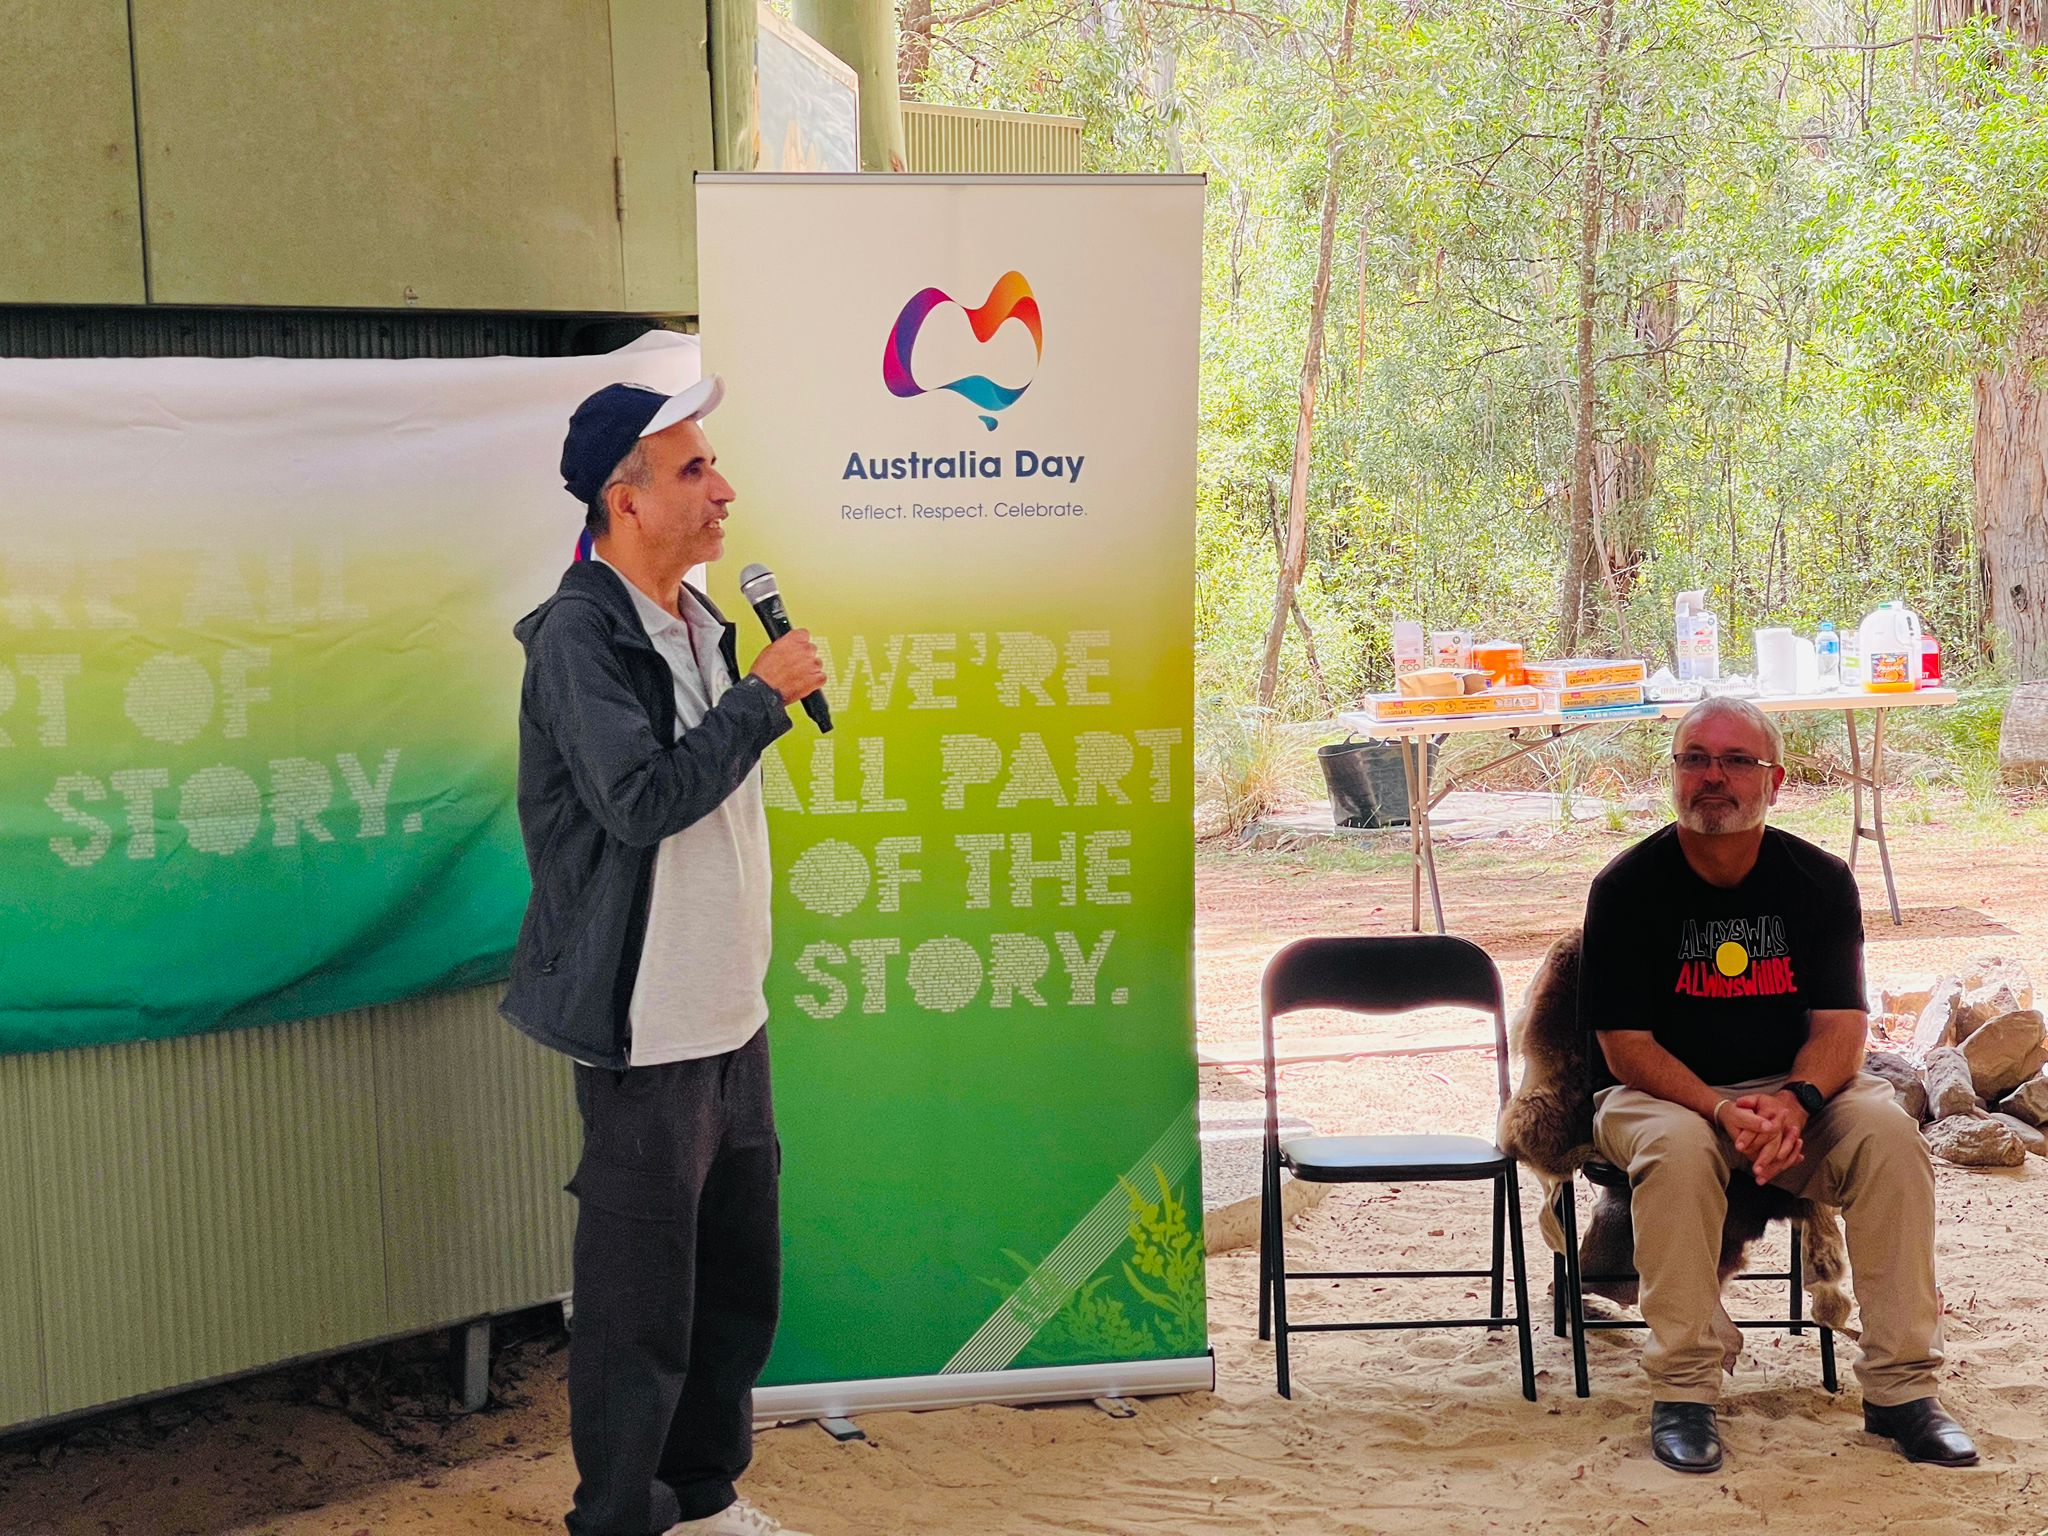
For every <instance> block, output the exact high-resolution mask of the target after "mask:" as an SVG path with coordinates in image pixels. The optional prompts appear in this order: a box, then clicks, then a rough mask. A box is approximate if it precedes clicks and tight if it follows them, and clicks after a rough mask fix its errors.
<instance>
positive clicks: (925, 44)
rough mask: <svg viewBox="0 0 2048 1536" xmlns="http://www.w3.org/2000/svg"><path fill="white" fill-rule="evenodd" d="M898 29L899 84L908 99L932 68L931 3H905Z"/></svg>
mask: <svg viewBox="0 0 2048 1536" xmlns="http://www.w3.org/2000/svg"><path fill="white" fill-rule="evenodd" d="M898 26H899V29H900V33H901V35H900V36H899V37H898V38H897V41H896V84H897V86H898V87H899V88H900V89H901V91H902V92H903V94H904V96H905V97H908V96H910V95H911V94H912V93H913V92H914V91H915V90H916V89H917V88H918V86H920V85H922V84H923V83H924V75H925V71H926V70H928V69H930V68H931V67H932V0H903V8H902V11H901V12H900V13H899V20H898Z"/></svg>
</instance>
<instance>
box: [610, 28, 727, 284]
mask: <svg viewBox="0 0 2048 1536" xmlns="http://www.w3.org/2000/svg"><path fill="white" fill-rule="evenodd" d="M611 18H612V25H611V33H612V81H613V95H614V99H615V102H616V105H617V111H618V132H619V201H620V213H619V218H620V228H621V237H622V239H623V241H624V252H625V256H624V259H625V299H624V303H623V305H622V307H623V308H625V309H628V310H632V311H633V312H635V313H637V314H648V315H682V314H694V313H696V309H697V202H696V193H695V190H694V188H693V187H692V186H691V182H690V178H691V176H692V174H693V173H695V172H697V171H708V170H710V169H712V164H713V154H712V145H711V73H710V71H709V69H708V68H707V67H706V64H705V60H706V57H707V48H708V39H707V36H706V33H707V31H708V29H709V25H710V19H709V13H708V11H707V9H706V8H705V7H704V6H691V5H677V4H674V3H673V0H611Z"/></svg>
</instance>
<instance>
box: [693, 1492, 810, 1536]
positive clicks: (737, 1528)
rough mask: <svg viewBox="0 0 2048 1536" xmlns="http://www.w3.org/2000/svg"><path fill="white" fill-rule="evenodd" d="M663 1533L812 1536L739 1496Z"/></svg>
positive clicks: (730, 1535)
mask: <svg viewBox="0 0 2048 1536" xmlns="http://www.w3.org/2000/svg"><path fill="white" fill-rule="evenodd" d="M662 1536H808V1533H807V1532H804V1531H795V1530H791V1529H790V1528H789V1527H788V1526H786V1525H784V1524H783V1523H782V1522H781V1521H780V1520H778V1519H776V1518H775V1517H774V1516H773V1515H771V1514H769V1513H768V1512H767V1511H766V1510H764V1509H757V1508H755V1507H754V1506H753V1505H752V1504H749V1503H748V1502H747V1501H746V1500H745V1499H735V1500H733V1501H732V1503H730V1504H728V1505H726V1506H725V1508H723V1509H721V1510H720V1511H719V1512H718V1513H717V1514H715V1515H707V1516H705V1518H703V1519H702V1520H684V1521H682V1522H681V1523H679V1524H677V1525H672V1526H670V1527H669V1528H668V1529H667V1530H666V1531H664V1532H663V1533H662Z"/></svg>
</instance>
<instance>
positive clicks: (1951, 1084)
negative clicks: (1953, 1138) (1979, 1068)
mask: <svg viewBox="0 0 2048 1536" xmlns="http://www.w3.org/2000/svg"><path fill="white" fill-rule="evenodd" d="M1927 1107H1928V1110H1929V1112H1930V1113H1931V1114H1932V1115H1933V1116H1934V1118H1935V1119H1936V1120H1947V1119H1949V1118H1951V1117H1952V1116H1955V1115H1980V1114H1982V1113H1983V1112H1984V1105H1983V1103H1982V1101H1981V1100H1979V1099H1978V1097H1977V1086H1976V1084H1975V1082H1974V1081H1973V1080H1972V1079H1971V1077H1970V1063H1969V1059H1968V1058H1967V1057H1965V1056H1964V1055H1963V1053H1962V1052H1961V1051H1959V1050H1957V1049H1956V1048H1955V1047H1954V1046H1949V1045H1944V1046H1942V1047H1941V1048H1940V1049H1939V1050H1935V1051H1930V1052H1929V1053H1928V1056H1927Z"/></svg>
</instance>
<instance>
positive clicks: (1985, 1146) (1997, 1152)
mask: <svg viewBox="0 0 2048 1536" xmlns="http://www.w3.org/2000/svg"><path fill="white" fill-rule="evenodd" d="M1925 1134H1926V1137H1927V1150H1928V1151H1930V1152H1932V1153H1933V1154H1934V1155H1935V1156H1936V1157H1938V1158H1940V1159H1941V1160H1942V1161H1943V1162H1948V1163H1955V1164H1957V1165H1958V1166H1960V1167H1964V1168H2017V1167H2019V1165H2020V1164H2021V1163H2024V1162H2025V1161H2026V1160H2027V1149H2026V1148H2025V1147H2024V1146H2022V1145H2021V1144H2020V1139H2019V1137H2017V1136H2015V1135H2014V1134H2013V1132H2012V1128H2011V1127H2010V1126H2007V1125H2003V1124H2001V1123H2000V1122H1998V1121H1996V1120H1994V1119H1992V1118H1991V1117H1990V1116H1989V1115H1949V1116H1947V1117H1946V1118H1944V1119H1940V1120H1937V1121H1935V1122H1934V1124H1932V1125H1930V1126H1928V1127H1927V1130H1926V1132H1925Z"/></svg>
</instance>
